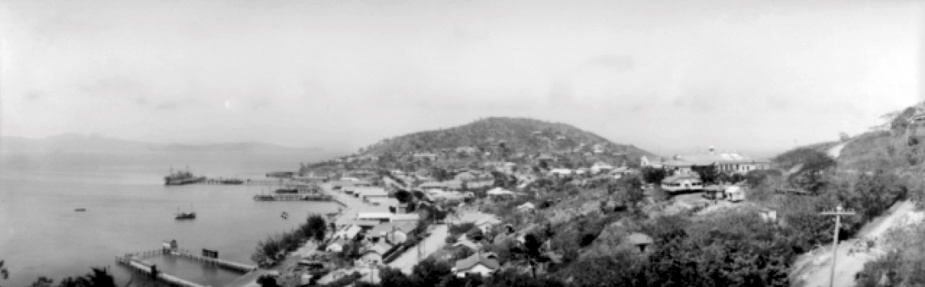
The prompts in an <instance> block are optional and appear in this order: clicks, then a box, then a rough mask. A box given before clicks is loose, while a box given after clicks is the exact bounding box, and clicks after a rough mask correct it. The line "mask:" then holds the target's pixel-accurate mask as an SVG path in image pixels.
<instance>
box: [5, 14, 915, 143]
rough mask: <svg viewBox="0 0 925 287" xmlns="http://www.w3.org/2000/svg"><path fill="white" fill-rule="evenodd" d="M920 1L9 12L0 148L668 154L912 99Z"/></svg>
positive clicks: (825, 132)
mask: <svg viewBox="0 0 925 287" xmlns="http://www.w3.org/2000/svg"><path fill="white" fill-rule="evenodd" d="M923 17H925V6H923V5H921V4H919V3H915V2H912V1H909V2H906V1H877V2H846V1H837V2H807V1H729V2H726V1H619V2H618V1H611V0H607V1H567V2H566V1H557V2H551V1H550V2H545V1H468V0H467V1H458V0H456V1H362V2H360V1H152V2H136V1H32V0H30V1H0V25H2V26H0V41H2V42H0V96H2V98H0V133H2V135H16V136H27V137H43V136H48V135H54V134H58V133H65V132H78V133H99V134H102V135H106V136H111V137H118V138H124V139H134V140H148V141H157V142H184V143H207V142H227V141H245V140H256V141H265V142H271V143H277V144H283V145H289V146H303V147H312V146H319V147H326V148H332V149H338V148H340V149H342V148H349V149H351V150H353V149H355V148H358V147H360V146H365V145H367V144H371V143H373V142H375V141H378V140H380V139H382V138H385V137H390V136H395V135H399V134H404V133H408V132H413V131H419V130H425V129H435V128H441V127H443V128H445V127H450V126H455V125H460V124H465V123H468V122H471V121H473V120H476V119H478V118H480V117H488V116H517V117H533V118H538V119H543V120H550V121H559V122H566V123H570V124H573V125H575V126H577V127H579V128H583V129H586V130H590V131H593V132H595V133H598V134H600V135H602V136H604V137H607V138H609V139H611V140H613V141H616V142H621V143H631V144H635V145H637V146H640V147H642V148H644V149H648V150H651V151H654V152H657V153H665V154H667V153H671V152H675V151H679V150H686V149H693V148H698V147H703V146H708V145H714V146H716V147H717V148H719V149H735V150H756V151H767V150H780V149H785V148H789V147H791V146H793V144H794V141H798V142H799V143H800V144H806V143H812V142H818V141H823V140H833V139H836V138H837V135H838V132H840V131H846V132H849V133H852V134H856V133H859V132H861V131H864V130H865V129H866V128H867V127H869V126H871V125H874V124H876V123H877V120H878V118H879V116H880V115H882V114H884V113H886V112H889V111H892V110H896V109H900V108H902V107H905V106H909V105H912V104H914V103H915V102H917V101H920V100H921V99H922V95H923V94H925V93H923V92H922V90H923V87H925V86H923V85H922V84H921V79H925V78H923V71H925V69H923V67H925V61H923V60H922V51H925V47H923V44H925V40H923V38H925V37H923V30H922V29H923V26H925V19H923Z"/></svg>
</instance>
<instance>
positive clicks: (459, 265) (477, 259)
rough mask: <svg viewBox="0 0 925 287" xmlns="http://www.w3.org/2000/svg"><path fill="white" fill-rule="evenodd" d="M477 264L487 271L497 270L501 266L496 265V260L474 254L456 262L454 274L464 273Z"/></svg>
mask: <svg viewBox="0 0 925 287" xmlns="http://www.w3.org/2000/svg"><path fill="white" fill-rule="evenodd" d="M478 264H482V265H485V267H488V268H489V269H498V268H500V267H501V264H499V263H498V259H495V258H488V257H487V256H485V255H483V254H478V253H476V254H472V256H469V257H468V258H466V259H463V260H459V261H456V272H465V271H466V270H469V269H472V267H475V266H476V265H478Z"/></svg>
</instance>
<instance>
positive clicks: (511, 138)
mask: <svg viewBox="0 0 925 287" xmlns="http://www.w3.org/2000/svg"><path fill="white" fill-rule="evenodd" d="M464 150H470V151H472V150H475V151H477V152H476V153H478V154H480V155H482V156H485V155H487V156H489V157H495V158H496V159H507V160H512V159H517V158H528V157H536V156H538V155H541V154H548V155H554V156H560V157H569V156H575V157H584V158H592V159H599V160H605V161H607V160H610V161H621V162H622V161H626V162H627V164H635V163H636V162H638V160H639V157H641V156H643V155H652V153H650V152H647V151H645V150H642V149H639V148H637V147H635V146H633V145H626V144H617V143H613V142H611V141H609V140H607V139H606V138H604V137H601V136H599V135H597V134H594V133H591V132H588V131H584V130H581V129H578V128H576V127H574V126H571V125H568V124H564V123H551V122H545V121H540V120H535V119H527V118H503V117H495V118H487V119H481V120H478V121H475V122H472V123H469V124H466V125H462V126H458V127H453V128H448V129H441V130H432V131H424V132H417V133H412V134H407V135H403V136H398V137H394V138H389V139H385V140H382V141H380V142H378V143H376V144H373V145H371V146H369V147H367V148H364V149H362V154H365V155H376V156H383V155H387V154H391V155H393V156H394V155H402V154H413V153H423V152H433V153H444V154H446V153H456V152H458V151H464ZM611 163H612V164H619V163H617V162H611Z"/></svg>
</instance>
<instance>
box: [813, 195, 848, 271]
mask: <svg viewBox="0 0 925 287" xmlns="http://www.w3.org/2000/svg"><path fill="white" fill-rule="evenodd" d="M819 214H820V215H834V216H835V236H834V237H833V238H832V242H833V243H832V273H831V275H830V276H829V287H834V286H835V262H836V259H837V258H838V228H840V227H841V217H842V216H849V215H856V214H857V213H855V212H854V211H850V210H844V209H842V207H841V204H839V205H838V207H836V208H835V210H834V211H823V212H821V213H819Z"/></svg>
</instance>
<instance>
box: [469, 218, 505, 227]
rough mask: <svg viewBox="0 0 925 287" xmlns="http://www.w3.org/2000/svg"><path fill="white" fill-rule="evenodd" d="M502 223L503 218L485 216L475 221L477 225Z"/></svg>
mask: <svg viewBox="0 0 925 287" xmlns="http://www.w3.org/2000/svg"><path fill="white" fill-rule="evenodd" d="M498 223H501V220H500V219H498V218H495V217H485V218H482V219H479V220H476V221H475V225H476V226H483V225H495V224H498Z"/></svg>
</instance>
